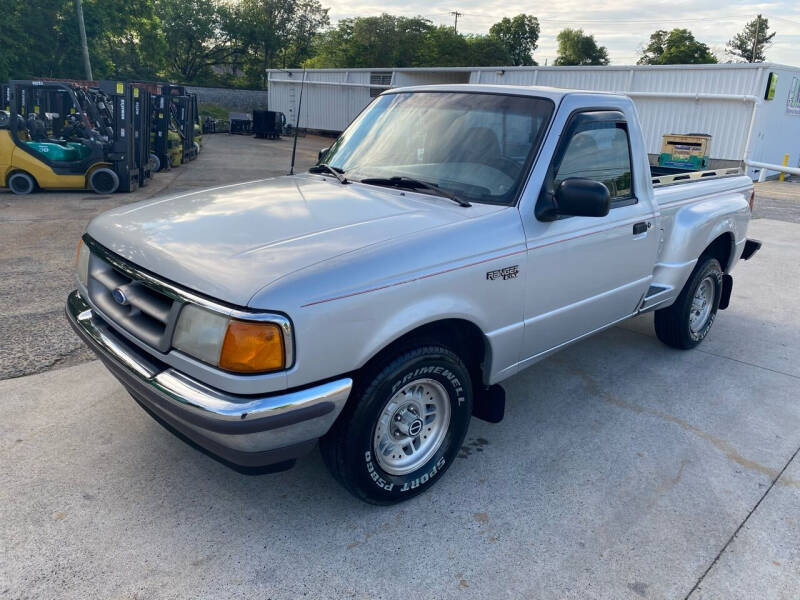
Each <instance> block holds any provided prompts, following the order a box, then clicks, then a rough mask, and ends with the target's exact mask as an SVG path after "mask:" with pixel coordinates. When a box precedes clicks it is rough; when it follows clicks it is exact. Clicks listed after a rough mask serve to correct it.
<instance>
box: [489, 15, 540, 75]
mask: <svg viewBox="0 0 800 600" xmlns="http://www.w3.org/2000/svg"><path fill="white" fill-rule="evenodd" d="M539 32H540V28H539V20H538V19H537V18H536V17H534V16H531V15H526V14H524V13H523V14H519V15H517V16H516V17H514V18H512V19H509V18H508V17H504V18H503V19H502V20H501V21H498V22H497V23H495V24H494V25H492V26H491V28H489V36H491V37H494V38H497V39H498V40H500V41H501V42H502V43H503V45H504V46H505V48H506V52H507V53H508V55H509V57H510V58H511V64H512V65H515V66H516V65H535V64H536V61H535V60H533V51H534V50H536V48H537V43H538V41H539Z"/></svg>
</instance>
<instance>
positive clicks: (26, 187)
mask: <svg viewBox="0 0 800 600" xmlns="http://www.w3.org/2000/svg"><path fill="white" fill-rule="evenodd" d="M8 187H9V189H10V190H11V191H12V192H14V193H15V194H17V195H19V196H24V195H25V194H30V193H31V192H32V191H33V190H34V189H36V182H35V181H34V180H33V177H31V176H30V175H28V174H27V173H23V172H21V171H18V172H16V173H12V174H11V176H10V177H9V178H8Z"/></svg>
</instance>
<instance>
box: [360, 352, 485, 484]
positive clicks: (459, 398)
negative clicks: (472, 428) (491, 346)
mask: <svg viewBox="0 0 800 600" xmlns="http://www.w3.org/2000/svg"><path fill="white" fill-rule="evenodd" d="M433 362H437V361H435V360H434V361H433ZM463 377H464V376H463V375H458V374H456V373H454V372H453V369H452V368H448V367H447V366H443V365H439V364H426V365H421V366H413V367H410V368H408V369H405V370H404V371H403V372H402V373H400V374H399V375H397V376H396V377H394V378H393V379H391V380H390V383H389V384H388V385H386V386H384V387H383V390H382V393H381V397H382V398H383V401H382V402H381V403H379V406H380V409H379V410H382V409H383V406H384V405H385V403H386V402H388V400H389V398H391V397H392V396H393V395H394V394H395V393H396V392H397V390H399V389H401V388H402V387H404V386H405V385H407V384H409V383H411V382H413V381H415V380H416V379H423V378H429V379H434V380H436V381H438V382H440V383H441V384H442V385H444V387H445V389H446V390H447V392H448V397H449V400H450V406H451V415H452V416H451V421H450V428H449V431H448V433H447V435H446V436H445V439H444V441H443V442H442V446H441V447H440V448H439V450H438V451H437V452H436V454H434V456H432V457H431V459H430V460H429V461H428V462H427V463H426V464H425V465H424V466H423V467H421V468H420V469H418V470H417V471H414V472H412V473H408V474H406V475H402V476H395V475H390V474H388V473H386V472H384V471H383V470H382V469H381V468H380V466H379V465H378V464H377V462H376V461H375V459H374V456H373V449H372V443H373V438H374V427H373V428H370V430H369V431H367V432H365V433H366V434H367V435H368V437H366V436H365V439H364V441H363V442H362V443H364V444H365V446H366V448H367V449H366V450H364V451H363V453H362V457H363V464H364V467H365V474H366V476H367V477H368V478H369V479H370V481H371V483H372V484H373V485H375V486H376V487H378V488H380V489H382V490H384V492H387V493H391V494H392V495H404V494H408V493H411V492H415V493H416V492H418V491H420V490H421V489H422V488H425V487H428V486H429V485H431V484H432V483H433V481H435V480H436V479H437V477H438V476H439V475H440V474H441V473H442V472H443V471H444V470H445V469H446V467H448V466H449V464H450V462H451V460H452V458H453V457H454V456H455V454H456V453H457V451H458V449H457V448H453V440H452V435H453V427H454V425H456V426H457V427H458V428H459V429H460V427H461V425H460V423H461V422H462V421H463V420H464V419H467V422H468V419H469V415H468V414H465V413H466V412H467V411H466V408H467V407H468V406H469V403H468V402H467V399H468V393H469V387H468V386H465V385H464V383H463V382H462V379H463ZM377 414H380V413H379V411H378V413H377Z"/></svg>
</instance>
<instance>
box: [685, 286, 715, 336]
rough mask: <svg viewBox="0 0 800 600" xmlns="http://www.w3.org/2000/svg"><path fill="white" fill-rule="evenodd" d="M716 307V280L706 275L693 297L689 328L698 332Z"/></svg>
mask: <svg viewBox="0 0 800 600" xmlns="http://www.w3.org/2000/svg"><path fill="white" fill-rule="evenodd" d="M713 307H714V282H713V281H712V279H711V277H706V278H705V279H703V281H701V282H700V285H698V286H697V290H696V291H695V293H694V298H692V308H691V310H690V311H689V329H691V330H692V332H693V333H697V332H699V331H700V330H702V329H703V327H705V326H706V324H707V323H708V319H709V317H710V316H711V310H712V308H713Z"/></svg>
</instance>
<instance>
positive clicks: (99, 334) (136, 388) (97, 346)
mask: <svg viewBox="0 0 800 600" xmlns="http://www.w3.org/2000/svg"><path fill="white" fill-rule="evenodd" d="M66 312H67V319H68V320H69V322H70V324H71V325H72V327H73V329H74V330H75V331H76V332H77V333H78V335H79V336H80V337H81V338H82V339H83V341H84V342H86V343H87V345H88V346H89V347H90V348H91V349H92V350H93V351H94V352H95V353H96V354H97V355H98V356H99V357H100V359H101V360H102V361H103V363H104V364H105V365H106V367H108V369H109V370H110V371H111V373H112V374H113V375H114V376H115V377H116V378H117V379H119V381H120V382H121V383H122V384H123V385H124V386H125V387H126V388H127V389H128V391H129V392H130V393H131V395H132V396H133V397H134V399H135V400H136V401H137V402H138V403H139V404H141V405H142V407H143V408H145V409H146V410H147V411H148V412H149V413H150V414H151V415H153V416H154V417H156V418H157V419H158V420H160V421H162V422H164V423H166V424H167V425H168V426H169V428H171V429H173V430H176V431H177V432H178V433H179V434H181V435H182V436H185V437H186V438H188V439H189V440H191V441H192V442H194V443H195V444H197V445H198V446H200V447H201V448H202V449H204V450H206V451H207V452H209V453H210V454H212V455H214V456H215V457H217V458H220V459H222V460H223V461H225V462H228V463H232V464H233V465H234V466H238V467H261V466H265V465H270V464H274V463H279V462H285V461H288V460H292V459H294V458H297V457H298V456H300V455H302V454H304V453H305V452H307V451H308V450H310V449H311V448H312V447H313V446H314V443H315V442H316V440H317V438H319V437H321V436H322V435H324V434H325V433H326V432H327V431H328V429H330V427H331V425H333V422H334V421H335V420H336V417H337V416H338V415H339V413H340V412H341V410H342V408H344V404H345V402H346V401H347V397H348V396H349V395H350V390H351V388H352V385H353V381H352V380H351V379H349V378H341V379H338V380H336V381H331V382H328V383H323V384H320V385H316V386H313V387H310V388H305V389H301V390H297V391H292V392H285V393H279V394H271V395H264V396H238V395H231V394H227V393H225V392H222V391H220V390H217V389H214V388H211V387H208V386H206V385H204V384H203V383H200V382H199V381H197V380H195V379H192V378H190V377H188V376H186V375H184V374H183V373H180V372H179V371H176V370H174V369H172V368H170V367H168V366H166V365H164V364H163V363H160V362H158V361H156V360H154V359H153V358H152V357H149V356H147V355H145V354H144V353H143V352H142V351H141V350H139V349H138V348H135V347H134V346H132V345H131V344H130V343H128V342H126V341H125V340H124V339H123V338H122V337H121V336H119V335H117V334H116V333H114V331H113V330H112V329H111V328H110V327H109V326H108V325H107V324H106V323H105V321H103V320H102V319H100V318H99V317H98V316H97V315H95V314H94V313H93V311H92V308H91V306H90V305H89V304H87V302H86V301H85V300H84V299H83V298H82V297H81V295H80V294H79V293H78V292H77V291H74V292H72V293H70V295H69V296H68V298H67V306H66Z"/></svg>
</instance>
